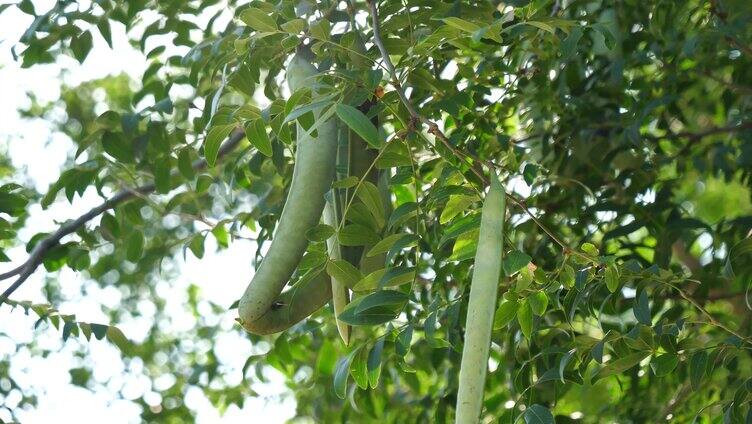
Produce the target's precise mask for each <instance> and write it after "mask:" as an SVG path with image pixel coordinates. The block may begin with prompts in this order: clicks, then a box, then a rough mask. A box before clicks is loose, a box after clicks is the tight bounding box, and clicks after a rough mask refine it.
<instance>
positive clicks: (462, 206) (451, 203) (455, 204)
mask: <svg viewBox="0 0 752 424" xmlns="http://www.w3.org/2000/svg"><path fill="white" fill-rule="evenodd" d="M475 200H476V198H475V197H472V196H467V195H464V194H460V195H452V196H450V197H449V200H448V201H447V203H446V206H444V210H443V211H442V212H441V216H440V217H439V223H440V224H446V223H447V222H449V221H451V220H452V218H454V217H455V216H457V215H458V214H460V213H462V212H465V211H466V210H467V208H468V206H470V205H471V204H473V202H475Z"/></svg>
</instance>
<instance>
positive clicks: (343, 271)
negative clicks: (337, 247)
mask: <svg viewBox="0 0 752 424" xmlns="http://www.w3.org/2000/svg"><path fill="white" fill-rule="evenodd" d="M326 272H327V274H329V275H331V276H332V278H334V279H336V280H337V281H339V282H340V283H342V284H344V285H346V286H347V287H353V286H355V284H357V283H358V281H360V280H361V279H362V278H363V274H361V273H360V271H359V270H358V269H357V268H355V267H354V266H353V265H352V264H351V263H350V262H347V261H346V260H344V259H331V260H329V262H327V263H326Z"/></svg>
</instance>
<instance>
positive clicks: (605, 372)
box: [596, 352, 650, 380]
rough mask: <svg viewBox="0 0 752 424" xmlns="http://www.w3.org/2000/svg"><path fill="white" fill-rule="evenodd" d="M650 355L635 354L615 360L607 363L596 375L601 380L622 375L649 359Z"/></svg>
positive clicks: (644, 353)
mask: <svg viewBox="0 0 752 424" xmlns="http://www.w3.org/2000/svg"><path fill="white" fill-rule="evenodd" d="M648 355H650V352H634V353H631V354H629V355H627V356H624V357H621V358H618V359H616V360H613V361H611V362H609V363H607V364H606V366H605V367H603V368H601V370H600V371H598V374H596V379H597V380H600V379H602V378H605V377H608V376H611V375H614V374H620V373H622V372H624V371H626V370H628V369H630V368H632V367H633V366H635V365H637V364H639V363H640V361H642V360H643V359H645V358H647V357H648Z"/></svg>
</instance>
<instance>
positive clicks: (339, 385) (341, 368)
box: [334, 347, 360, 399]
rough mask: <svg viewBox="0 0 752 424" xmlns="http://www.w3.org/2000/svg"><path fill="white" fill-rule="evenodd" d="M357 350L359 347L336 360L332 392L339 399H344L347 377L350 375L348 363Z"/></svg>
mask: <svg viewBox="0 0 752 424" xmlns="http://www.w3.org/2000/svg"><path fill="white" fill-rule="evenodd" d="M359 351H360V347H359V348H357V349H355V350H354V351H352V352H350V354H349V355H347V356H345V357H343V358H340V359H339V360H338V361H337V366H336V367H335V369H334V393H335V394H336V395H337V397H339V398H340V399H344V398H345V396H346V395H347V377H348V376H349V375H350V364H351V363H352V360H353V358H354V357H355V355H357V354H358V352H359Z"/></svg>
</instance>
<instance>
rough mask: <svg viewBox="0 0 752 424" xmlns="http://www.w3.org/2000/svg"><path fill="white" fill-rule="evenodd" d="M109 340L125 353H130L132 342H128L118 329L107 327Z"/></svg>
mask: <svg viewBox="0 0 752 424" xmlns="http://www.w3.org/2000/svg"><path fill="white" fill-rule="evenodd" d="M107 340H109V341H110V342H112V343H113V344H114V345H115V346H117V347H118V349H120V351H121V352H123V353H128V352H129V351H130V341H128V339H127V338H126V337H125V335H124V334H123V332H122V331H120V329H119V328H117V327H113V326H109V327H107Z"/></svg>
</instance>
